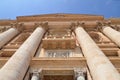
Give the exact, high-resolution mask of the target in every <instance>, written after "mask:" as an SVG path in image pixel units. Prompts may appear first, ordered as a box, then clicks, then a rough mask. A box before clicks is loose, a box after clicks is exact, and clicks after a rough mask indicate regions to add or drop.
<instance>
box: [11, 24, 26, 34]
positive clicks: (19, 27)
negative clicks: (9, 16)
mask: <svg viewBox="0 0 120 80" xmlns="http://www.w3.org/2000/svg"><path fill="white" fill-rule="evenodd" d="M11 27H12V28H16V29H17V30H18V31H20V32H22V31H23V30H24V23H11Z"/></svg>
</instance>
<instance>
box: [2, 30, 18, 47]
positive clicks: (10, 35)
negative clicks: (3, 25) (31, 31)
mask: <svg viewBox="0 0 120 80" xmlns="http://www.w3.org/2000/svg"><path fill="white" fill-rule="evenodd" d="M18 33H19V31H18V30H17V29H16V28H10V29H8V30H7V31H5V32H3V33H1V34H0V48H2V46H4V45H5V44H6V43H7V42H8V41H10V40H11V39H12V38H13V37H15V36H16V35H17V34H18Z"/></svg>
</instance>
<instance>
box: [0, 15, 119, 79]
mask: <svg viewBox="0 0 120 80" xmlns="http://www.w3.org/2000/svg"><path fill="white" fill-rule="evenodd" d="M0 31H1V33H0V80H120V39H119V37H120V32H119V31H120V19H116V18H111V19H104V17H103V16H100V15H87V14H45V15H33V16H18V17H17V19H16V20H0Z"/></svg>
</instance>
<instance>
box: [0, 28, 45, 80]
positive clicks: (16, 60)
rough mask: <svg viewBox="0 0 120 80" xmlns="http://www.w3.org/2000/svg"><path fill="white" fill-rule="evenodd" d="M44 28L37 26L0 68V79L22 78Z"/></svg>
mask: <svg viewBox="0 0 120 80" xmlns="http://www.w3.org/2000/svg"><path fill="white" fill-rule="evenodd" d="M44 33H45V30H44V29H43V28H42V27H38V28H37V29H36V30H35V31H34V32H33V33H32V34H31V36H30V37H29V38H28V39H27V40H26V41H25V42H24V43H23V44H22V45H21V47H20V48H19V49H18V50H17V51H16V52H15V54H14V55H13V56H12V57H11V58H10V59H9V61H8V62H7V63H6V64H5V65H4V66H3V67H2V68H1V69H0V80H22V79H23V77H24V75H25V73H26V71H27V69H28V66H29V63H30V60H31V58H32V56H33V55H34V54H35V52H36V49H37V47H38V45H39V43H40V41H41V39H42V36H43V34H44Z"/></svg>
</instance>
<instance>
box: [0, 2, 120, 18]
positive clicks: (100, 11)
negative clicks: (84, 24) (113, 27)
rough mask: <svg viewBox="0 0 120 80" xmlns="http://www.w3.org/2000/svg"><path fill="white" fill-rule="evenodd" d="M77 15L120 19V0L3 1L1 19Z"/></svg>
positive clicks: (0, 11) (0, 12)
mask: <svg viewBox="0 0 120 80" xmlns="http://www.w3.org/2000/svg"><path fill="white" fill-rule="evenodd" d="M52 13H73V14H74V13H75V14H96V15H104V17H105V18H110V17H120V0H1V1H0V19H15V18H16V16H23V15H35V14H52Z"/></svg>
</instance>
